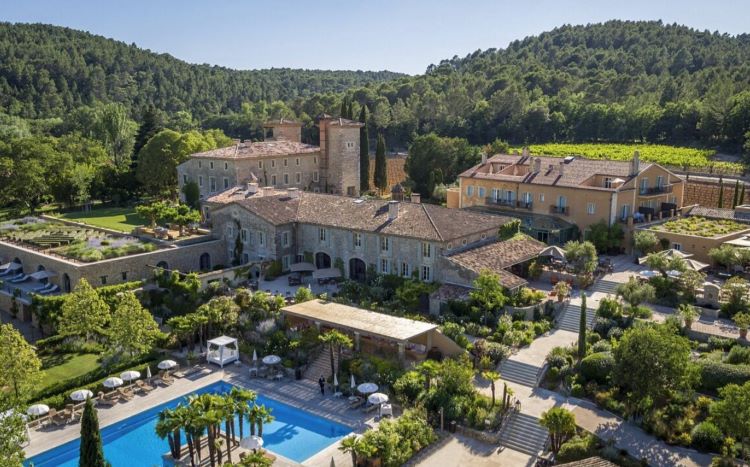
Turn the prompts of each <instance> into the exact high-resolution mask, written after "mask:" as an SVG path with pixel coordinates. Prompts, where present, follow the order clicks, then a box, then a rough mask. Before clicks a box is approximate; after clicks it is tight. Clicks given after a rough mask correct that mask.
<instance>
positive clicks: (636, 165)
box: [630, 151, 641, 175]
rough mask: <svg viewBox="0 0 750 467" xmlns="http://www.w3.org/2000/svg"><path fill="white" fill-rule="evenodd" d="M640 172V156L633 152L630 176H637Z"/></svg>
mask: <svg viewBox="0 0 750 467" xmlns="http://www.w3.org/2000/svg"><path fill="white" fill-rule="evenodd" d="M640 171H641V154H640V153H639V152H638V151H635V152H633V160H632V161H630V175H638V172H640Z"/></svg>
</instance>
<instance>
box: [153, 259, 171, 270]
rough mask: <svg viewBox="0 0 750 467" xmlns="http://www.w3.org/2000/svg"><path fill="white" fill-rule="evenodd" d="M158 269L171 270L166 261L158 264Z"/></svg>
mask: <svg viewBox="0 0 750 467" xmlns="http://www.w3.org/2000/svg"><path fill="white" fill-rule="evenodd" d="M156 267H157V268H160V269H164V270H166V269H169V263H167V262H166V261H159V262H158V263H156Z"/></svg>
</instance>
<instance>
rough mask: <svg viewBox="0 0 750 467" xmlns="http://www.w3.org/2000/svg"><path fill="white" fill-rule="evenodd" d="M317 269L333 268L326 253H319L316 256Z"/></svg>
mask: <svg viewBox="0 0 750 467" xmlns="http://www.w3.org/2000/svg"><path fill="white" fill-rule="evenodd" d="M315 267H316V268H318V269H328V268H330V267H331V257H330V256H328V255H327V254H326V253H323V252H319V253H316V254H315Z"/></svg>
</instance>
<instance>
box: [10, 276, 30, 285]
mask: <svg viewBox="0 0 750 467" xmlns="http://www.w3.org/2000/svg"><path fill="white" fill-rule="evenodd" d="M28 278H29V276H28V275H26V274H21V275H20V276H16V277H14V278H13V279H11V280H10V281H8V282H12V283H14V284H18V283H19V282H23V281H25V280H26V279H28Z"/></svg>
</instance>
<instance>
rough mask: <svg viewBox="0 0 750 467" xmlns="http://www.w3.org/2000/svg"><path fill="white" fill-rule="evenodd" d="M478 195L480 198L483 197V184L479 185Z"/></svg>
mask: <svg viewBox="0 0 750 467" xmlns="http://www.w3.org/2000/svg"><path fill="white" fill-rule="evenodd" d="M479 197H480V198H484V187H483V186H480V187H479Z"/></svg>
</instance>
